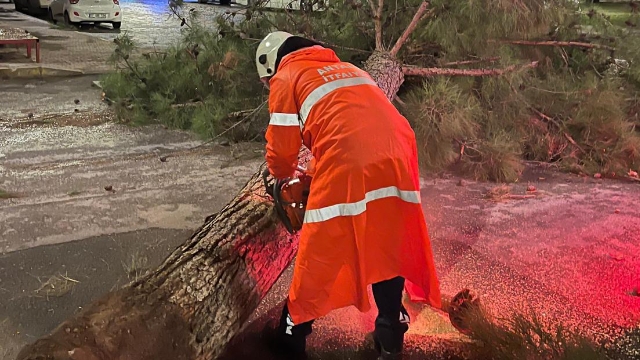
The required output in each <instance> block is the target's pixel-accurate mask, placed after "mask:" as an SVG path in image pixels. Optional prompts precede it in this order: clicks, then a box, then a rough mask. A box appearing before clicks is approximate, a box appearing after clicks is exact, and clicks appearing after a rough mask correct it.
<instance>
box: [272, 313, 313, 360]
mask: <svg viewBox="0 0 640 360" xmlns="http://www.w3.org/2000/svg"><path fill="white" fill-rule="evenodd" d="M312 324H313V321H309V322H306V323H303V324H300V325H294V324H293V322H292V321H291V317H290V315H289V311H288V309H287V306H286V305H285V306H284V308H283V310H282V316H281V317H280V321H279V323H278V325H277V326H274V325H273V324H272V325H267V326H266V327H265V328H264V330H263V331H262V337H263V339H264V341H265V342H266V344H267V346H268V348H269V349H270V350H271V352H272V353H273V354H274V355H276V356H277V357H278V359H282V360H306V359H307V351H306V350H307V349H306V347H307V336H308V335H310V334H311V331H312Z"/></svg>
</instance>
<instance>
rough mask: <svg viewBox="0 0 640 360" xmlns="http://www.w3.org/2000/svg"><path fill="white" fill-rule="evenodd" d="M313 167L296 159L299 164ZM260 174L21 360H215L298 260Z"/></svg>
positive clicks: (303, 157) (303, 156)
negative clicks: (159, 258)
mask: <svg viewBox="0 0 640 360" xmlns="http://www.w3.org/2000/svg"><path fill="white" fill-rule="evenodd" d="M309 158H310V153H309V151H308V150H303V151H301V153H300V164H301V165H304V164H306V162H307V161H308V159H309ZM263 170H264V165H262V166H261V168H260V170H259V171H258V172H257V173H256V174H255V175H254V176H253V177H252V178H251V179H250V180H249V181H248V182H247V184H246V185H245V186H244V188H242V190H240V192H239V193H238V195H237V196H236V197H235V198H234V199H233V200H232V201H231V202H230V203H229V204H228V205H226V206H225V207H224V208H223V209H222V210H221V211H220V212H218V213H217V214H215V215H212V216H210V217H208V218H207V219H206V221H205V224H204V225H203V226H202V227H201V228H200V229H198V230H197V231H196V232H195V233H194V234H193V236H192V237H191V238H190V239H189V240H187V241H186V242H185V244H184V245H182V246H180V247H178V248H177V249H176V250H175V251H174V252H173V253H172V254H171V255H170V256H169V257H167V259H166V260H165V261H164V262H163V264H162V265H160V266H159V267H158V268H157V269H155V270H154V271H152V272H150V273H148V274H146V275H145V276H144V277H142V278H141V279H140V280H138V281H136V282H134V283H131V284H129V285H127V286H126V287H124V288H122V289H120V290H117V291H115V292H112V293H109V294H107V295H106V296H104V297H103V298H101V299H100V300H98V301H96V302H94V303H92V304H91V305H89V306H87V307H86V308H85V310H84V311H82V312H81V313H79V314H77V315H76V316H74V317H73V318H72V319H69V320H67V321H65V322H64V323H62V324H61V325H59V326H58V327H57V328H56V329H55V330H54V331H53V332H52V334H51V335H50V336H47V337H46V338H43V339H40V340H38V341H36V342H35V343H33V344H31V345H29V346H27V347H25V348H24V349H23V350H22V351H21V352H20V354H19V355H18V359H19V360H36V359H48V360H62V359H73V360H103V359H104V360H107V359H130V360H134V359H150V360H151V359H153V360H163V359H167V360H169V359H171V360H177V359H185V360H186V359H203V360H204V359H215V358H216V357H218V356H219V355H220V354H221V353H222V352H223V351H224V349H225V346H226V344H227V343H228V342H229V340H231V338H232V337H233V336H234V335H235V334H237V333H238V332H239V331H240V330H241V328H242V326H243V325H244V324H245V322H246V321H247V319H248V318H249V317H250V316H251V314H252V313H253V311H254V310H255V309H256V308H257V306H258V304H259V302H260V300H262V298H263V297H264V296H265V295H266V293H267V292H268V291H269V289H270V288H271V287H272V286H273V284H274V283H275V281H276V280H277V279H278V277H279V276H280V274H281V273H282V272H283V270H284V269H286V267H287V266H288V265H289V263H290V262H291V260H292V259H293V257H294V255H295V252H296V250H297V236H291V235H289V233H288V232H287V231H286V230H285V229H284V227H283V226H282V225H281V224H280V223H279V221H278V220H277V218H276V217H275V213H274V211H273V205H272V202H271V200H270V198H268V197H267V195H266V194H265V192H264V185H263V183H262V179H261V176H260V175H261V173H262V171H263Z"/></svg>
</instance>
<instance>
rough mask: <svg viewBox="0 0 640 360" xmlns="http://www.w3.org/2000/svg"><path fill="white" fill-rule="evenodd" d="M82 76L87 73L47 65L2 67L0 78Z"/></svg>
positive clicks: (0, 67)
mask: <svg viewBox="0 0 640 360" xmlns="http://www.w3.org/2000/svg"><path fill="white" fill-rule="evenodd" d="M80 75H85V73H84V72H83V71H81V70H75V69H65V68H57V67H53V66H46V65H28V66H11V65H9V66H7V65H2V66H0V78H2V79H34V78H45V77H70V76H80Z"/></svg>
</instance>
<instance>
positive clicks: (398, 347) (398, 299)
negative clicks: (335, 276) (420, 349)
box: [277, 277, 409, 354]
mask: <svg viewBox="0 0 640 360" xmlns="http://www.w3.org/2000/svg"><path fill="white" fill-rule="evenodd" d="M403 289H404V278H402V277H396V278H393V279H389V280H385V281H381V282H379V283H376V284H373V285H372V291H373V297H374V299H375V302H376V306H377V307H378V317H377V318H376V322H375V330H374V337H375V339H376V342H377V346H381V347H382V348H383V349H384V350H385V351H386V352H390V353H399V352H401V351H402V343H403V341H404V333H405V332H406V331H407V330H408V329H409V314H408V313H407V310H406V309H405V308H404V306H402V290H403ZM313 322H314V320H311V321H309V322H306V323H302V324H294V323H293V321H292V320H291V316H290V315H289V310H288V308H287V305H286V304H285V306H284V308H283V309H282V316H281V317H280V323H279V325H278V330H277V331H278V335H279V337H280V338H281V340H282V341H283V342H284V345H285V346H286V347H287V348H288V349H289V350H290V351H292V352H293V353H297V354H302V353H304V352H305V351H306V346H307V340H306V339H307V336H308V335H310V334H311V332H312V326H313Z"/></svg>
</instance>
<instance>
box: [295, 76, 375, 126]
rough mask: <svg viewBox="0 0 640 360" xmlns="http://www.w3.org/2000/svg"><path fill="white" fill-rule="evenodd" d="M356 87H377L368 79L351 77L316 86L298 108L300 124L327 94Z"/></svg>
mask: <svg viewBox="0 0 640 360" xmlns="http://www.w3.org/2000/svg"><path fill="white" fill-rule="evenodd" d="M356 85H373V86H378V85H377V84H376V82H375V81H373V80H372V79H371V78H369V77H353V78H348V79H340V80H334V81H331V82H328V83H326V84H324V85H321V86H318V87H317V88H316V89H315V90H313V91H312V92H311V94H309V96H307V98H306V99H304V102H303V103H302V106H301V107H300V117H301V118H302V123H303V124H304V123H305V122H306V121H307V117H308V116H309V113H310V112H311V108H313V106H314V105H315V104H316V103H317V102H318V101H320V99H322V98H323V97H325V96H326V95H327V94H329V93H330V92H332V91H334V90H337V89H340V88H344V87H349V86H356Z"/></svg>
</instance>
